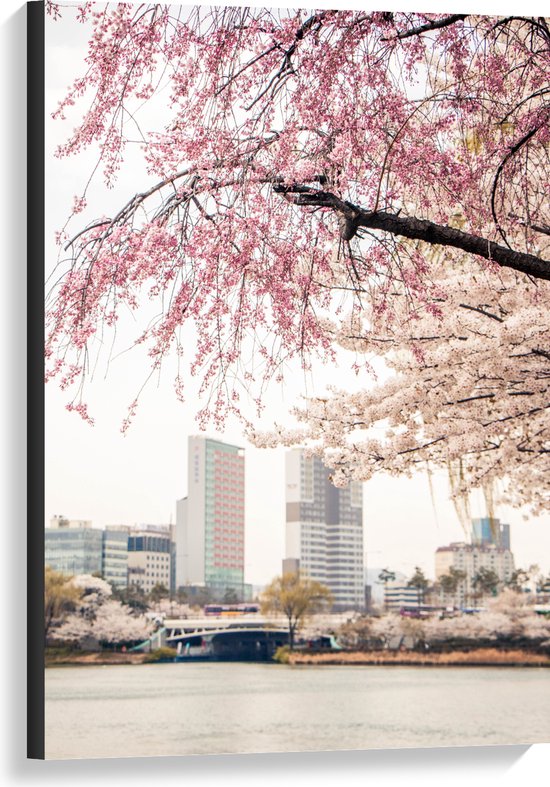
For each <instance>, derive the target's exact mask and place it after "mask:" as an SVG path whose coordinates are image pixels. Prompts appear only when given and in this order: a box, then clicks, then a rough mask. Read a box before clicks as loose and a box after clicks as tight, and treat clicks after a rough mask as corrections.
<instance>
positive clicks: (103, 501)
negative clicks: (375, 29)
mask: <svg viewBox="0 0 550 787" xmlns="http://www.w3.org/2000/svg"><path fill="white" fill-rule="evenodd" d="M350 5H352V4H350ZM423 8H424V6H423ZM46 42H47V48H46V108H47V113H48V116H47V147H46V177H47V198H46V208H47V214H46V228H47V236H46V248H47V267H48V269H50V270H51V268H52V267H53V265H54V264H55V260H56V256H57V250H56V247H55V244H54V232H55V230H57V229H60V228H61V227H62V226H63V225H64V223H65V219H66V216H67V215H68V212H69V210H70V207H71V204H72V200H73V196H75V195H77V194H79V193H80V192H81V191H82V188H83V186H84V185H85V183H86V181H87V179H88V177H89V175H90V171H91V168H92V166H93V163H94V158H93V155H90V154H85V155H82V156H80V157H78V158H72V159H69V160H59V159H56V158H54V156H53V151H54V149H55V147H56V145H57V144H59V143H60V142H62V141H64V139H65V137H66V134H67V132H68V131H70V130H71V128H72V126H73V125H75V123H76V119H69V121H68V122H67V123H62V122H59V121H56V122H53V121H51V120H50V118H49V113H50V112H51V111H52V110H53V109H54V108H55V107H56V105H57V102H58V100H59V99H60V98H61V97H62V96H63V94H64V91H65V88H66V86H67V84H68V82H70V81H71V80H72V79H73V78H74V77H75V76H77V75H79V74H80V73H81V70H82V63H83V57H84V55H85V45H86V29H85V27H84V26H82V25H78V24H76V23H75V22H74V21H73V19H72V18H71V15H70V13H69V14H67V15H65V16H64V20H63V21H62V22H56V23H52V22H50V21H48V22H47V39H46ZM140 174H141V173H140V172H139V167H137V166H136V167H132V171H131V174H128V173H126V174H124V175H123V176H122V177H121V179H120V181H119V184H118V185H117V187H116V188H115V189H113V190H112V191H111V192H109V193H107V194H106V193H105V192H104V190H103V188H102V187H101V180H100V179H98V184H97V187H96V188H93V189H92V191H91V192H90V194H89V199H88V202H89V212H88V213H87V214H86V218H89V217H90V218H91V217H94V216H97V215H100V214H104V213H108V212H109V210H111V209H112V208H114V207H115V206H117V205H118V206H120V204H122V203H124V202H126V200H127V199H128V198H129V197H130V196H132V195H133V194H134V193H135V191H136V190H138V189H139V190H141V189H142V188H143V187H144V184H147V183H148V179H147V176H145V179H144V178H143V176H141V177H140ZM74 228H76V224H75V225H74ZM137 327H139V326H137ZM147 370H148V359H147V358H146V357H145V356H144V355H143V354H140V353H139V352H134V351H132V352H131V353H126V354H123V355H120V356H118V357H116V358H115V359H114V360H113V361H112V362H111V363H110V365H109V370H108V374H107V375H106V374H105V367H104V366H100V367H99V368H98V370H97V372H96V374H95V376H94V380H93V382H92V383H91V385H90V386H89V390H88V395H87V397H86V399H87V402H88V404H89V407H90V411H91V413H92V415H93V416H94V418H95V426H93V427H90V426H89V425H88V424H86V423H84V422H83V421H82V420H81V419H80V417H79V416H78V415H76V414H72V413H69V412H67V410H66V409H65V405H66V403H67V395H66V393H63V392H61V391H59V389H58V388H57V387H56V386H55V384H49V385H48V386H47V387H46V406H47V409H46V505H45V509H46V521H48V520H49V518H50V517H51V516H52V515H53V514H64V515H65V516H67V517H69V518H71V519H73V518H82V519H91V520H92V521H93V523H94V525H97V526H104V525H106V524H110V523H121V524H130V525H131V524H134V523H155V524H161V523H167V522H169V521H170V520H172V521H175V501H176V499H178V498H180V497H183V496H184V495H185V494H186V492H187V489H186V478H187V455H186V454H187V436H188V435H189V434H196V433H197V432H198V431H199V430H198V427H197V424H196V422H195V420H194V417H195V412H196V410H198V409H199V407H200V406H202V405H203V403H201V404H200V405H199V402H198V399H197V395H196V383H195V381H193V380H189V396H188V400H187V403H186V404H184V405H182V404H180V403H178V402H177V400H176V398H175V396H174V393H173V388H172V379H173V375H172V374H171V370H170V369H168V368H167V369H166V371H165V372H164V374H163V375H162V377H161V379H160V380H159V381H158V382H153V383H152V384H150V385H149V386H148V388H147V389H146V390H145V392H144V393H143V394H142V396H141V399H140V406H139V408H138V413H137V416H136V419H135V421H134V424H133V426H132V427H131V429H130V430H129V432H128V433H127V434H126V436H123V435H122V434H121V432H120V426H121V422H122V420H123V418H124V417H125V415H126V409H127V406H128V405H129V403H130V402H131V401H132V400H133V399H134V398H135V394H136V392H137V391H138V390H139V388H140V386H141V383H142V382H143V381H144V379H145V377H146V375H147ZM347 374H348V370H347V369H345V368H344V369H339V371H338V375H339V382H341V380H342V379H345V378H346V376H347ZM333 376H334V370H333V369H327V368H323V367H319V368H317V369H315V373H314V376H313V378H310V379H308V380H307V381H306V380H304V379H303V377H302V376H301V375H300V374H299V373H296V374H294V375H292V376H291V378H290V382H289V383H287V384H286V385H285V387H282V386H274V387H273V388H272V389H271V390H270V391H268V395H267V398H266V404H267V406H266V411H265V413H264V416H263V424H264V425H265V426H266V427H268V426H269V425H270V424H271V423H272V422H275V421H276V422H278V423H290V420H289V416H288V410H289V409H290V408H291V407H292V405H293V404H297V403H299V399H300V396H301V395H302V394H303V393H304V392H306V391H307V392H308V393H310V394H311V393H320V392H321V391H322V390H323V388H324V386H325V385H326V383H327V382H328V381H329V380H330V379H331V377H333ZM349 378H350V380H352V379H353V377H352V375H351V374H350V375H349ZM306 383H307V387H306ZM193 388H195V391H193ZM207 434H209V435H211V436H216V437H219V438H221V439H226V440H228V441H229V442H232V443H237V444H239V445H243V446H244V447H245V449H246V558H245V562H246V565H245V577H246V581H248V582H252V583H254V584H263V583H265V582H267V581H269V580H270V579H271V578H272V577H273V576H274V575H275V574H277V573H280V570H281V560H282V558H283V553H284V503H285V501H284V451H283V450H282V449H280V450H269V451H268V450H259V449H255V448H254V447H253V446H251V445H250V444H248V443H247V442H246V441H245V440H244V438H243V436H242V431H241V429H240V427H239V425H238V424H237V423H228V425H227V428H226V431H225V432H224V433H223V434H215V433H214V432H213V431H210V432H208V433H207ZM432 486H433V498H432V493H431V491H430V486H429V484H428V481H427V479H426V477H425V476H416V477H415V478H413V479H410V480H408V479H390V478H388V477H382V476H381V477H379V478H376V479H374V480H372V481H370V482H368V483H366V484H365V486H364V520H365V549H366V551H367V555H366V560H367V562H368V565H369V566H371V567H372V566H380V567H382V566H388V567H390V568H392V569H396V570H399V571H403V572H405V573H410V572H412V570H413V568H414V566H416V565H419V566H421V567H422V568H423V569H424V570H425V571H426V573H427V574H428V575H430V576H433V574H434V551H435V549H436V548H437V547H438V546H440V545H443V544H446V543H449V541H452V540H462V539H464V537H465V534H464V532H463V530H462V527H461V525H460V523H459V521H458V518H457V516H456V513H455V511H454V508H453V506H452V505H451V504H450V502H449V500H448V494H447V482H446V477H445V474H444V473H438V474H436V476H435V478H434V481H433V485H432ZM472 513H473V515H474V516H482V515H484V513H485V511H484V507H483V502H482V500H481V498H477V499H474V500H473V501H472ZM497 514H498V515H499V516H500V518H501V520H503V521H506V522H509V523H510V525H511V534H512V548H513V551H514V554H515V556H516V563H517V564H518V565H520V566H527V565H529V564H531V563H538V564H539V565H540V567H541V569H542V570H544V571H545V572H549V571H550V515H547V516H545V517H541V518H539V519H536V520H535V519H532V518H527V520H524V517H523V512H521V511H517V510H509V509H501V510H499V511H497Z"/></svg>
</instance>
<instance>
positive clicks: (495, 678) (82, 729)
mask: <svg viewBox="0 0 550 787" xmlns="http://www.w3.org/2000/svg"><path fill="white" fill-rule="evenodd" d="M549 686H550V671H549V670H545V669H544V668H540V669H539V668H528V669H527V668H525V669H519V668H505V667H501V668H483V667H481V668H477V667H467V668H451V667H442V668H440V667H428V668H422V667H371V666H369V667H350V666H346V667H341V666H332V667H329V666H324V667H310V666H307V667H305V666H302V667H291V666H282V665H271V664H244V663H242V664H239V663H234V664H223V663H199V664H151V665H133V666H106V667H96V666H90V667H74V668H73V667H70V668H51V669H48V670H46V756H47V757H48V758H72V757H135V756H146V755H177V754H213V753H216V754H220V753H238V752H288V751H319V750H336V749H369V748H392V747H394V748H395V747H411V746H420V747H431V746H456V745H462V746H473V745H487V744H514V743H515V744H519V743H537V742H548V741H550V693H549Z"/></svg>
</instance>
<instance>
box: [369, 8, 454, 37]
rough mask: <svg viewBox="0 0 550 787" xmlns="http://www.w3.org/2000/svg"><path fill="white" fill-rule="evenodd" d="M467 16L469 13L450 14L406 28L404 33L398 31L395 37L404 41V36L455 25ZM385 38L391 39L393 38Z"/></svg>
mask: <svg viewBox="0 0 550 787" xmlns="http://www.w3.org/2000/svg"><path fill="white" fill-rule="evenodd" d="M467 16H468V14H450V15H449V16H446V17H444V19H436V20H434V21H432V22H426V24H425V25H419V26H418V27H413V28H411V30H404V31H403V32H402V33H398V34H397V35H396V36H395V38H398V39H400V40H401V41H402V40H403V39H404V38H411V37H412V36H419V35H422V33H427V32H429V31H430V30H438V29H440V28H441V27H449V26H450V25H454V24H455V23H456V22H460V21H461V20H462V19H466V17H467ZM384 40H386V41H389V40H391V39H384Z"/></svg>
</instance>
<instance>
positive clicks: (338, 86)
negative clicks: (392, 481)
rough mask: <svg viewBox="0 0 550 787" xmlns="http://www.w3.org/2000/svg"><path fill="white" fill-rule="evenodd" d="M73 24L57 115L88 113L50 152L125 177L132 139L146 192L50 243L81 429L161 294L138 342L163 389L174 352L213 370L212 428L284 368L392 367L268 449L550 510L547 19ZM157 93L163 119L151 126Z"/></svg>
mask: <svg viewBox="0 0 550 787" xmlns="http://www.w3.org/2000/svg"><path fill="white" fill-rule="evenodd" d="M50 11H51V13H52V16H54V17H55V16H56V15H58V14H60V13H63V9H62V8H60V7H59V6H56V5H53V4H51V5H50ZM78 13H79V18H80V20H81V21H82V23H83V24H86V25H89V26H90V31H91V36H90V42H89V49H88V56H87V60H86V63H87V71H86V73H85V74H84V75H82V76H80V77H78V78H77V79H76V80H75V81H74V84H73V86H72V87H71V88H70V89H69V91H68V94H67V96H66V98H65V100H64V101H62V102H61V104H60V106H59V107H58V109H57V111H56V113H55V116H56V117H58V118H64V117H70V118H71V119H72V118H76V122H77V126H76V129H75V131H74V133H73V134H72V135H71V136H70V138H69V139H68V140H67V142H66V143H65V144H64V145H62V146H61V147H60V149H59V151H58V154H59V155H60V156H64V157H71V156H78V155H79V154H80V153H81V152H82V151H83V150H85V149H87V148H92V149H94V150H97V151H98V152H99V165H98V169H101V170H102V172H103V175H104V179H105V184H106V186H107V187H113V186H114V184H115V182H116V177H117V174H118V172H119V170H120V169H121V168H122V167H124V163H125V154H126V151H127V149H128V145H129V144H132V145H133V146H134V147H135V144H134V143H135V142H136V140H137V143H138V145H139V146H140V148H141V151H142V154H143V159H144V162H145V164H146V167H147V178H146V180H145V182H144V184H143V186H142V188H141V189H140V190H139V191H138V192H137V193H136V194H135V195H133V196H131V198H130V199H127V200H126V199H124V198H123V197H122V195H121V205H120V209H119V210H118V211H116V212H115V213H114V214H112V215H109V216H93V215H89V213H88V212H87V208H86V197H87V193H86V190H84V192H83V193H82V194H81V195H79V196H78V197H77V198H76V199H75V205H74V210H73V217H72V218H71V222H70V224H69V225H68V226H67V227H65V228H64V230H63V231H62V232H61V233H60V236H59V243H60V260H59V270H58V274H59V275H58V278H57V279H56V284H55V285H54V286H53V288H52V291H51V293H50V299H49V309H48V323H47V327H48V341H47V347H46V353H47V364H48V377H57V378H58V379H59V380H60V383H61V385H62V387H66V388H71V389H72V390H73V391H74V393H73V398H72V399H71V402H70V404H69V405H68V406H69V408H71V409H75V410H77V411H78V412H80V414H81V415H82V416H83V417H85V418H88V419H90V416H89V415H88V410H87V406H86V402H85V400H84V399H83V384H84V380H85V377H86V374H87V373H88V372H89V369H90V366H91V364H92V362H95V359H96V356H97V355H98V354H99V353H100V351H101V349H102V348H103V347H105V346H109V345H110V342H109V341H107V340H106V335H107V334H108V332H109V330H111V331H112V332H114V331H115V328H116V326H117V324H119V321H120V319H121V318H122V315H124V314H125V313H126V312H130V313H134V312H138V311H139V310H140V309H142V307H143V303H144V302H148V301H152V303H153V306H154V307H155V308H156V314H157V317H156V318H154V319H153V320H151V321H149V322H146V323H145V324H142V325H141V327H140V330H139V333H138V335H137V336H136V339H135V341H136V344H137V345H144V346H146V347H147V348H148V353H149V355H150V358H151V370H152V373H155V372H157V371H158V370H159V369H160V366H161V364H162V362H163V360H164V359H165V358H166V357H167V356H168V355H169V354H170V353H171V352H173V353H174V355H175V356H176V357H177V358H178V359H179V360H181V361H182V363H185V362H187V363H188V366H187V367H185V368H187V369H189V370H190V372H191V373H192V374H198V373H199V372H200V373H202V375H203V377H202V389H201V391H202V394H203V396H204V397H205V399H206V405H205V407H203V408H202V409H201V411H200V412H199V414H198V417H199V420H200V422H201V424H202V425H203V426H204V425H205V424H206V422H207V421H208V419H213V421H214V423H215V424H216V425H218V426H219V425H220V424H221V423H222V421H223V418H224V416H225V415H226V414H227V413H228V412H233V413H236V414H239V415H241V417H242V416H243V412H242V408H240V406H239V405H240V399H241V397H242V396H243V393H244V392H246V393H247V395H252V396H253V397H254V398H255V400H256V403H257V405H258V407H259V406H261V393H262V390H263V386H264V385H265V383H266V381H268V380H269V379H271V378H273V377H275V378H276V379H277V378H280V377H281V376H282V374H283V373H284V370H285V365H286V363H287V361H289V360H290V359H292V358H294V357H299V358H301V360H302V363H303V364H304V366H306V367H307V366H308V364H310V362H311V359H312V357H314V356H315V355H316V354H317V353H319V354H320V355H321V356H322V357H324V358H325V359H326V358H329V359H330V358H332V357H334V351H335V348H337V347H339V346H341V347H343V348H344V349H345V350H349V351H351V352H352V353H354V354H355V361H354V364H355V369H356V371H357V372H358V373H359V374H368V373H369V372H370V371H371V365H370V363H369V361H370V359H371V358H372V357H374V356H381V357H383V358H385V359H386V362H387V364H388V366H389V368H390V369H391V370H392V371H393V372H394V375H393V376H392V377H391V378H390V379H389V381H388V382H386V383H384V384H382V385H380V386H379V387H378V388H375V389H374V390H371V389H370V388H368V387H366V388H365V390H363V391H362V392H360V393H359V394H353V395H351V394H349V392H345V391H334V392H333V393H332V395H331V396H330V397H329V398H328V399H322V400H321V399H317V400H313V401H311V402H309V403H308V404H307V406H306V407H305V408H303V409H302V411H301V412H300V413H298V415H299V417H301V418H302V420H303V421H304V428H303V429H302V430H297V431H296V432H294V433H289V432H288V431H286V432H285V431H280V432H278V433H277V434H276V435H275V437H274V438H273V437H272V438H271V440H273V439H275V440H277V441H283V442H286V443H292V442H296V441H299V442H307V443H308V444H309V445H311V447H312V450H316V451H318V452H320V453H321V454H323V456H324V457H325V460H326V461H327V464H329V466H331V467H334V469H335V476H334V479H335V482H336V483H346V482H347V480H348V479H349V478H350V477H353V478H360V479H365V478H368V477H369V476H370V474H371V473H372V472H374V471H377V470H388V471H390V472H394V473H402V472H410V471H411V470H412V469H416V468H418V467H419V466H425V465H426V463H428V464H429V463H431V464H435V465H437V466H446V467H450V469H451V477H452V478H453V491H454V493H455V495H456V496H458V497H460V496H464V495H465V494H466V493H467V491H468V490H469V489H470V488H471V487H472V486H479V485H482V486H483V485H484V486H489V485H490V484H491V483H493V482H494V480H495V479H501V478H504V479H505V489H504V494H505V495H507V498H508V501H509V502H511V503H513V504H523V503H525V502H530V503H532V505H533V508H534V510H540V509H541V508H543V507H544V506H545V505H547V502H548V478H550V473H549V472H548V471H549V469H550V467H549V461H548V456H549V454H550V443H549V436H548V427H547V413H548V387H547V383H548V374H549V366H548V361H549V358H550V351H549V349H548V333H549V331H548V309H547V303H548V293H549V285H548V281H549V280H550V265H549V262H548V258H549V236H550V219H549V217H548V214H547V210H548V201H547V193H545V188H546V186H547V179H548V178H547V175H548V140H549V136H550V130H549V123H548V120H549V117H550V103H549V96H550V87H549V86H548V73H549V67H550V29H549V26H548V23H547V20H545V19H544V18H541V17H536V18H535V17H523V16H521V15H516V16H509V17H503V18H495V17H481V16H475V15H466V14H416V13H389V12H385V13H364V12H358V11H329V10H320V11H314V12H311V11H302V10H298V11H290V10H285V11H274V10H269V9H243V8H198V7H195V8H192V9H181V8H179V7H169V6H161V5H141V6H139V7H138V8H134V7H132V6H129V5H124V4H120V5H116V6H109V7H107V9H105V8H103V7H102V8H101V9H96V8H95V7H94V6H93V5H92V4H89V3H86V4H84V5H82V6H81V7H80V9H79V12H78ZM163 96H164V97H166V101H165V106H164V107H163V114H162V116H163V118H164V121H163V124H162V125H161V126H160V127H154V128H153V127H142V125H141V121H140V118H141V117H143V116H144V115H143V112H142V111H141V110H142V107H143V106H144V105H147V104H148V103H151V102H152V103H151V105H153V104H154V102H155V101H157V102H158V100H159V97H163ZM157 105H158V104H157ZM157 105H155V106H157ZM77 214H79V215H77ZM78 221H80V224H76V222H78ZM149 313H150V311H148V312H147V314H149ZM189 323H192V324H194V326H195V327H196V333H197V336H198V340H197V344H196V348H195V352H194V354H192V355H189V353H188V350H187V349H186V346H185V340H184V333H183V331H184V329H185V326H186V325H188V324H189ZM183 369H184V367H183V366H182V371H180V372H178V374H177V376H176V379H175V389H176V393H177V395H178V396H179V397H180V398H182V399H183V397H184V378H185V371H183ZM136 406H137V400H136V401H135V402H133V403H132V405H131V407H130V413H129V419H130V418H131V416H132V415H133V414H134V412H135V408H136ZM129 419H128V420H127V421H126V422H125V424H124V427H127V425H128V423H129ZM90 420H91V419H90ZM373 425H374V426H376V425H382V426H383V427H385V435H384V437H383V438H374V437H373V436H372V434H368V430H369V429H371V428H372V427H373ZM248 426H249V428H252V424H251V423H248ZM256 439H257V440H258V442H259V443H260V444H262V443H263V444H265V443H267V442H269V439H268V438H265V437H262V436H257V438H256Z"/></svg>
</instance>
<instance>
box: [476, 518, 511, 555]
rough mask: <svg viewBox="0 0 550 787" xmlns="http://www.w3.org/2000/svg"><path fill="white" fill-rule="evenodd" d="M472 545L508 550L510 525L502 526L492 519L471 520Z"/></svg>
mask: <svg viewBox="0 0 550 787" xmlns="http://www.w3.org/2000/svg"><path fill="white" fill-rule="evenodd" d="M472 544H477V545H481V544H483V545H488V544H494V546H497V547H502V548H503V549H510V525H505V524H502V523H501V521H500V519H495V518H494V517H488V516H486V517H481V518H480V519H472Z"/></svg>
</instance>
